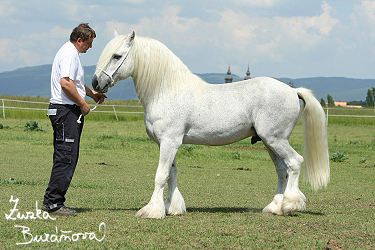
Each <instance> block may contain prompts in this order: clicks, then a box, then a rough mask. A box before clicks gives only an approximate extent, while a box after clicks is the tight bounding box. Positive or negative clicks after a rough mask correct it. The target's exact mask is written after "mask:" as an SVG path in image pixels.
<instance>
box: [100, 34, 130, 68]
mask: <svg viewBox="0 0 375 250" xmlns="http://www.w3.org/2000/svg"><path fill="white" fill-rule="evenodd" d="M126 38H127V36H126V35H120V36H116V37H115V38H113V39H112V40H111V41H109V43H108V44H107V45H106V46H105V48H104V49H103V51H102V54H101V55H100V57H99V61H98V63H97V64H96V70H95V74H96V75H99V74H100V72H102V71H103V70H104V69H105V67H106V66H107V65H108V63H109V61H110V60H111V58H112V56H113V54H114V53H115V52H116V51H117V50H118V49H119V48H120V47H121V45H122V44H123V43H124V41H125V39H126Z"/></svg>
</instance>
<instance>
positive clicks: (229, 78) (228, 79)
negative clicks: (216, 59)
mask: <svg viewBox="0 0 375 250" xmlns="http://www.w3.org/2000/svg"><path fill="white" fill-rule="evenodd" d="M232 81H233V77H232V73H231V72H230V64H229V66H228V72H227V76H226V77H225V83H231V82H232Z"/></svg>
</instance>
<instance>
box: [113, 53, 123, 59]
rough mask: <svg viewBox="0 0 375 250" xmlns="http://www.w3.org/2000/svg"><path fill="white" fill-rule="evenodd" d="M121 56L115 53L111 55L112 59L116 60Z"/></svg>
mask: <svg viewBox="0 0 375 250" xmlns="http://www.w3.org/2000/svg"><path fill="white" fill-rule="evenodd" d="M121 57H122V56H121V55H117V54H114V55H113V59H116V60H118V59H120V58H121Z"/></svg>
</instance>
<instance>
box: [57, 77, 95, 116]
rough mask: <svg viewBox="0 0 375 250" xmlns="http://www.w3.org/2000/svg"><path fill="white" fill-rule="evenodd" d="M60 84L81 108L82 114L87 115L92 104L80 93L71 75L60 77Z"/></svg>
mask: <svg viewBox="0 0 375 250" xmlns="http://www.w3.org/2000/svg"><path fill="white" fill-rule="evenodd" d="M60 84H61V88H62V90H63V91H64V93H65V95H66V96H67V97H68V98H69V99H70V100H72V101H73V102H75V103H76V104H77V105H78V106H79V107H80V108H81V111H82V115H83V116H85V115H87V114H88V113H89V112H90V106H89V105H88V104H87V103H86V102H85V100H84V99H83V98H82V97H81V96H80V95H79V94H78V91H77V88H76V86H75V85H74V83H73V80H71V79H70V78H69V77H64V78H61V79H60Z"/></svg>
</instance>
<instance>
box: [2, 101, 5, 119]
mask: <svg viewBox="0 0 375 250" xmlns="http://www.w3.org/2000/svg"><path fill="white" fill-rule="evenodd" d="M2 101H3V119H5V107H4V99H2Z"/></svg>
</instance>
